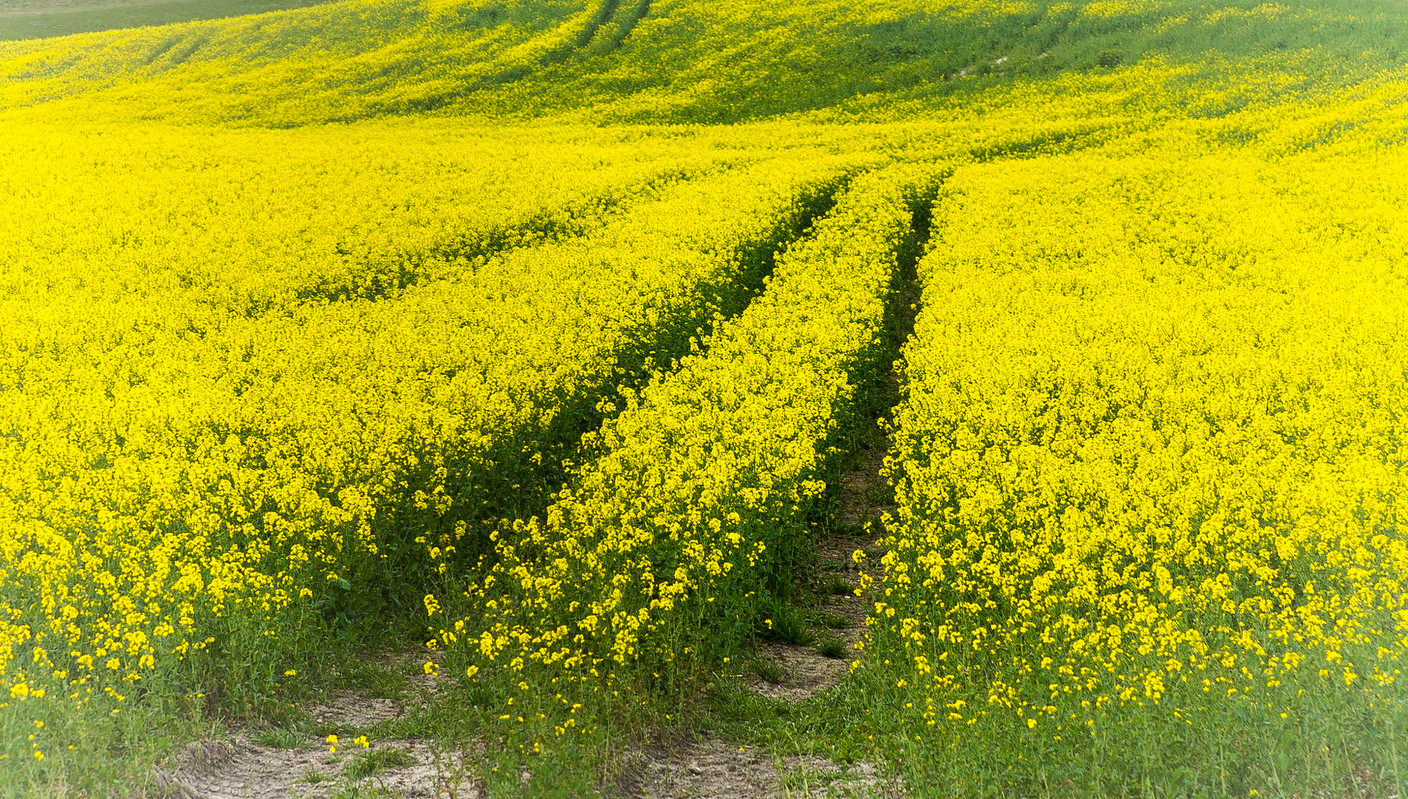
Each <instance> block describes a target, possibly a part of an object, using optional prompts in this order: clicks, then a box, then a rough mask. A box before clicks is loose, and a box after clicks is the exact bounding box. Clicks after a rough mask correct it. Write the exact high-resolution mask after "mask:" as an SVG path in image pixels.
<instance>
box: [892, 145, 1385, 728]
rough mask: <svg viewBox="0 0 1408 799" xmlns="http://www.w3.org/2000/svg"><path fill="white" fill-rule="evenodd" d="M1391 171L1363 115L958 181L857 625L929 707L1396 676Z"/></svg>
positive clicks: (1171, 694) (925, 711)
mask: <svg viewBox="0 0 1408 799" xmlns="http://www.w3.org/2000/svg"><path fill="white" fill-rule="evenodd" d="M1173 141H1174V142H1177V139H1174V140H1173ZM1405 175H1408V150H1405V148H1403V147H1402V146H1392V147H1383V146H1381V145H1380V144H1379V142H1378V141H1377V140H1376V137H1375V136H1372V135H1370V136H1364V137H1361V138H1360V139H1359V145H1358V148H1357V151H1355V152H1349V153H1342V154H1340V155H1337V156H1334V157H1329V156H1327V155H1325V154H1324V153H1316V154H1313V156H1295V155H1293V156H1288V157H1271V158H1268V157H1266V156H1265V155H1263V154H1262V153H1261V152H1260V151H1257V150H1231V149H1227V150H1223V151H1221V152H1219V153H1217V154H1215V155H1196V154H1190V153H1188V152H1187V151H1186V150H1184V149H1183V148H1182V146H1181V145H1180V144H1162V145H1151V149H1149V150H1148V151H1147V152H1145V153H1143V154H1141V155H1127V156H1124V157H1118V158H1116V157H1110V156H1108V155H1100V154H1091V155H1079V156H1068V157H1057V158H1047V159H1039V160H1036V161H1033V162H1028V163H1008V164H1004V165H1001V166H974V167H970V168H965V169H960V170H959V171H958V172H957V173H956V174H955V175H954V176H953V178H952V179H951V180H950V181H948V182H947V183H946V185H945V189H944V191H943V192H942V193H941V195H940V198H939V202H938V204H937V206H936V215H935V224H934V237H933V240H932V242H931V248H930V254H929V255H928V256H927V257H926V258H925V259H924V260H923V261H922V262H921V265H920V278H921V280H922V284H923V306H922V311H921V314H920V316H919V319H918V321H917V327H916V331H915V335H914V337H913V338H912V339H911V341H910V343H909V344H908V346H907V347H906V350H905V363H906V365H907V366H906V381H907V382H906V393H905V398H904V401H903V403H902V404H901V406H900V407H899V409H898V410H897V414H896V417H895V421H894V431H893V434H894V443H893V451H892V454H891V457H890V458H889V460H888V461H887V468H888V469H889V470H890V473H891V474H892V476H893V478H894V482H895V484H896V491H897V502H898V510H897V512H896V514H895V516H894V518H892V519H890V520H889V523H888V530H889V532H888V535H887V537H886V538H885V539H884V544H885V546H886V548H887V552H886V553H885V555H884V558H883V575H882V576H881V577H880V578H879V579H878V581H877V582H876V583H875V584H874V585H873V586H872V589H873V590H874V591H876V592H877V593H876V600H877V601H876V604H875V606H874V612H873V613H872V616H871V619H870V625H871V628H870V629H871V636H872V639H873V640H872V643H871V648H872V652H871V656H872V662H875V663H880V662H888V663H891V664H892V665H896V667H897V668H898V669H899V671H900V673H901V677H902V679H903V680H905V681H907V682H908V683H910V684H911V685H912V686H913V687H912V688H911V689H910V690H911V691H914V692H917V696H918V697H920V698H915V699H913V701H914V702H915V703H916V706H917V712H920V713H922V715H923V717H924V718H925V719H926V720H927V721H928V723H929V724H931V725H947V724H959V725H962V724H971V723H973V722H974V721H975V720H977V719H982V718H984V717H988V718H1006V719H1009V720H1010V723H1012V724H1014V725H1017V726H1023V727H1024V728H1030V727H1037V726H1038V724H1040V723H1043V720H1049V722H1050V724H1049V726H1047V727H1045V728H1044V729H1045V730H1047V731H1048V732H1055V731H1057V730H1059V729H1060V728H1061V727H1062V726H1064V727H1065V728H1066V729H1067V730H1070V729H1071V728H1072V727H1076V728H1082V729H1083V727H1082V725H1084V724H1089V723H1091V722H1093V721H1094V720H1095V719H1096V718H1098V717H1099V715H1100V714H1101V713H1103V712H1106V711H1107V710H1108V709H1118V708H1121V707H1124V708H1130V707H1145V706H1149V707H1152V706H1161V707H1163V708H1165V709H1166V710H1167V711H1168V712H1172V713H1175V714H1180V715H1178V716H1177V717H1178V718H1185V717H1187V716H1188V715H1189V713H1190V708H1193V707H1196V706H1198V705H1200V703H1205V702H1213V701H1215V702H1235V701H1243V700H1245V701H1250V702H1253V703H1257V702H1259V703H1261V707H1263V708H1267V707H1272V706H1274V708H1273V709H1277V710H1282V711H1286V710H1290V711H1291V712H1294V710H1293V707H1292V706H1293V705H1294V702H1295V697H1296V696H1297V692H1298V691H1301V690H1303V689H1304V688H1305V686H1306V685H1307V684H1313V685H1318V686H1325V687H1334V686H1338V688H1337V690H1344V691H1349V692H1351V693H1353V694H1354V695H1357V696H1360V697H1364V696H1365V695H1366V694H1367V695H1368V697H1369V698H1367V699H1366V700H1365V701H1370V702H1372V701H1373V700H1372V696H1373V694H1374V692H1381V691H1383V690H1386V689H1388V688H1389V687H1391V686H1393V685H1394V684H1395V683H1397V682H1398V681H1399V680H1400V679H1401V673H1400V670H1401V669H1402V668H1404V666H1405V658H1404V655H1405V651H1408V540H1405V538H1404V535H1403V530H1404V528H1403V517H1402V515H1401V513H1400V510H1401V508H1400V503H1401V502H1402V499H1403V497H1405V496H1408V470H1405V468H1404V467H1405V459H1404V453H1403V450H1402V443H1403V441H1404V420H1405V419H1408V382H1405V373H1404V368H1403V365H1404V364H1405V363H1408V334H1406V333H1405V331H1408V283H1405V275H1408V259H1405V255H1404V253H1408V205H1405V201H1404V197H1405V196H1408V194H1405V189H1408V179H1405ZM1282 717H1283V718H1284V716H1282ZM1190 723H1191V722H1190Z"/></svg>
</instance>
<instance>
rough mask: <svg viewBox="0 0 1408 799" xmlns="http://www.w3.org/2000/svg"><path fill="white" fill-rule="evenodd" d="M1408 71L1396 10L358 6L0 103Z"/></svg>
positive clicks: (380, 2) (1140, 85) (896, 111)
mask: <svg viewBox="0 0 1408 799" xmlns="http://www.w3.org/2000/svg"><path fill="white" fill-rule="evenodd" d="M1405 58H1408V10H1405V9H1404V7H1403V5H1402V4H1401V3H1396V2H1391V0H1335V2H1333V3H1313V4H1312V3H1305V4H1299V3H1298V4H1291V5H1287V4H1277V3H1262V2H1258V1H1257V0H1237V1H1236V2H1228V1H1227V0H1212V1H1209V0H1193V1H1192V2H1176V3H1175V2H1152V1H1149V0H1145V1H1141V2H1111V1H1110V0H1090V1H1088V2H1075V3H1070V2H1048V0H1029V1H1028V2H995V1H994V0H981V1H980V2H966V1H958V2H931V1H929V0H885V1H884V2H879V3H868V4H866V6H865V8H864V11H862V12H860V13H857V12H856V10H855V9H854V6H853V4H849V3H843V2H838V0H801V1H799V2H789V3H774V2H765V1H764V0H730V2H726V3H713V2H703V0H599V2H598V1H597V0H593V2H589V3H585V2H574V1H572V0H518V1H517V2H480V0H470V1H469V2H463V3H456V2H446V1H445V0H427V1H426V2H419V1H417V0H346V1H345V2H342V3H336V4H332V5H327V6H319V7H314V8H306V9H299V10H293V11H287V12H280V13H271V14H262V15H257V16H252V17H247V18H236V19H229V20H216V21H209V22H195V23H187V24H179V25H170V26H165V27H159V28H143V29H134V30H124V31H110V32H106V33H96V34H86V35H79V36H73V37H68V38H65V39H62V40H54V41H43V42H18V43H8V44H4V45H0V87H2V88H0V105H3V106H4V107H10V108H14V107H21V106H30V105H34V104H40V103H55V102H57V101H63V100H68V101H71V102H72V101H75V100H81V101H82V104H81V106H72V107H73V108H75V110H77V108H80V107H81V108H82V109H83V113H84V114H85V115H87V116H89V117H90V118H91V115H92V114H95V113H100V114H103V115H108V114H113V115H118V116H129V117H130V116H141V117H146V118H162V119H176V120H184V121H206V122H217V121H218V122H238V123H245V124H256V125H262V126H288V125H299V124H314V123H320V122H330V121H342V122H346V121H352V120H358V119H366V118H372V117H384V116H395V115H406V114H424V113H434V114H450V115H469V116H480V117H484V116H488V117H493V118H499V119H502V118H530V117H542V116H563V115H566V116H568V117H571V118H578V119H582V120H584V121H593V122H605V121H637V122H648V123H662V122H714V123H717V122H738V121H745V120H756V119H762V118H767V117H772V116H777V115H781V114H793V113H797V112H814V111H819V110H822V109H830V110H831V111H833V112H835V113H840V114H844V115H862V116H866V117H868V118H875V117H876V116H877V115H881V116H886V117H888V116H894V115H905V116H912V115H915V114H922V113H924V112H926V111H929V110H933V109H935V108H941V107H946V106H953V105H959V106H963V105H969V104H971V103H972V102H973V100H972V97H973V94H974V93H975V92H979V93H981V92H984V91H985V90H988V89H992V88H994V87H1003V86H1018V87H1024V86H1025V87H1030V89H1031V90H1032V91H1036V92H1042V93H1050V92H1053V91H1055V92H1070V91H1073V90H1079V89H1081V88H1085V87H1088V86H1091V85H1099V84H1101V83H1102V82H1104V81H1108V80H1110V79H1112V77H1114V79H1118V78H1117V77H1115V76H1120V75H1124V74H1128V75H1130V76H1131V77H1130V78H1129V79H1128V80H1127V81H1126V83H1128V84H1130V85H1129V90H1130V91H1132V92H1135V93H1137V94H1139V95H1140V96H1141V99H1142V101H1143V102H1145V103H1153V104H1156V105H1162V106H1165V107H1177V106H1178V105H1179V98H1178V97H1177V96H1176V94H1175V95H1174V96H1172V97H1170V96H1169V95H1168V93H1167V92H1166V91H1164V90H1165V88H1166V87H1167V86H1168V85H1169V84H1173V85H1175V86H1180V85H1187V84H1188V83H1190V82H1192V83H1199V84H1215V85H1221V86H1223V87H1226V86H1227V85H1228V84H1236V89H1235V91H1234V92H1232V94H1234V95H1235V96H1233V97H1229V100H1228V103H1227V104H1226V105H1227V106H1230V107H1236V106H1238V105H1240V104H1241V103H1245V102H1246V101H1248V100H1258V99H1262V100H1264V99H1268V98H1271V97H1275V96H1278V95H1283V94H1284V93H1285V92H1286V90H1287V88H1288V87H1294V88H1297V89H1299V90H1301V91H1302V92H1303V91H1305V90H1311V91H1315V90H1323V89H1326V88H1334V87H1339V86H1343V85H1346V84H1350V83H1353V82H1355V81H1356V80H1359V79H1363V78H1366V77H1369V76H1372V75H1376V74H1379V73H1381V72H1383V71H1385V70H1395V69H1398V68H1400V67H1401V65H1402V64H1403V63H1404V60H1405ZM1130 70H1133V71H1132V72H1131V71H1130ZM1053 81H1054V83H1053ZM60 105H64V104H63V103H60ZM1194 110H1197V109H1194ZM1221 110H1224V111H1225V110H1226V109H1225V108H1224V109H1221ZM50 113H60V111H59V109H57V108H56V109H53V110H52V111H51V112H50Z"/></svg>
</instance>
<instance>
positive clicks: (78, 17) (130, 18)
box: [0, 0, 331, 41]
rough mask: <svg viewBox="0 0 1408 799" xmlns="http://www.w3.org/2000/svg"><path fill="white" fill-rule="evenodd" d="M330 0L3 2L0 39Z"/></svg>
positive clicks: (216, 16) (186, 19)
mask: <svg viewBox="0 0 1408 799" xmlns="http://www.w3.org/2000/svg"><path fill="white" fill-rule="evenodd" d="M330 1H331V0H84V1H81V2H73V3H61V2H45V1H44V0H17V1H13V0H12V1H7V2H0V41H13V40H20V39H45V38H49V37H51V36H68V35H70V34H75V33H91V32H94V31H106V30H114V29H118V28H136V27H143V26H148V25H169V24H172V23H175V22H190V21H192V20H203V19H221V18H224V17H234V16H241V15H245V14H262V13H264V12H266V11H283V10H286V9H290V8H303V7H305V6H311V5H318V4H320V3H325V2H330Z"/></svg>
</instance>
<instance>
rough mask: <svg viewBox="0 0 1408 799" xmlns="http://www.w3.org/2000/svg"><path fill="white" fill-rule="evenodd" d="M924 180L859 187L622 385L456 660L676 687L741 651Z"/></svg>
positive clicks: (490, 593) (883, 176) (455, 632)
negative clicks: (770, 270)
mask: <svg viewBox="0 0 1408 799" xmlns="http://www.w3.org/2000/svg"><path fill="white" fill-rule="evenodd" d="M934 179H935V170H934V169H933V168H931V167H892V168H888V169H884V170H880V171H878V172H872V173H868V174H866V175H865V176H863V177H860V178H857V179H856V180H855V181H854V182H853V184H852V186H851V187H850V188H849V189H848V190H847V191H846V193H845V194H844V196H843V197H842V199H841V200H840V202H839V203H838V205H837V206H836V208H835V209H834V210H833V211H832V213H830V214H829V215H828V216H826V217H825V218H824V219H823V220H822V221H821V222H820V223H818V224H817V226H816V227H815V228H814V230H813V232H812V234H811V235H810V236H809V237H808V238H806V239H804V240H802V241H801V242H799V243H797V244H796V245H794V246H793V247H791V248H790V249H788V250H787V252H786V253H785V254H784V256H783V257H782V259H781V261H780V264H779V265H778V267H777V271H776V272H775V273H774V274H773V276H772V277H771V278H770V280H769V281H768V284H767V288H766V290H765V291H764V293H763V294H762V295H760V296H759V297H758V298H757V299H756V300H754V301H753V303H752V304H750V305H749V306H748V308H747V310H746V311H745V312H744V313H743V314H742V315H741V316H740V317H739V318H737V319H736V320H733V321H730V322H727V323H725V324H724V325H723V326H722V327H721V328H720V329H719V330H718V332H716V334H715V335H713V336H712V337H711V338H709V339H708V340H707V342H706V343H705V344H704V345H701V346H702V351H699V352H696V353H695V354H691V355H689V356H687V357H686V358H684V359H683V360H682V361H681V362H680V364H679V366H678V368H677V369H675V370H674V371H673V372H671V373H669V374H668V375H664V376H661V377H658V378H657V379H656V380H654V381H652V382H651V383H650V385H648V386H647V387H646V388H644V389H643V390H642V391H641V392H640V393H639V395H635V394H630V395H629V396H628V400H627V407H626V409H625V410H624V411H623V412H622V413H621V414H620V416H619V417H617V418H615V419H613V420H610V421H608V422H607V423H606V424H605V425H604V427H603V428H602V430H601V431H600V433H599V434H594V435H593V436H591V437H589V440H588V442H587V444H586V446H587V448H588V449H589V450H594V451H596V452H598V453H599V454H598V455H597V457H595V458H594V459H593V460H591V461H590V462H589V463H587V464H586V465H585V466H583V467H581V468H580V469H579V470H578V473H577V474H576V476H575V480H574V482H573V484H572V485H571V486H570V487H569V488H566V489H564V490H563V491H562V492H561V493H560V494H559V496H558V499H557V502H556V503H554V504H553V505H552V506H551V507H550V508H549V509H548V511H547V514H546V516H545V517H543V518H533V519H531V520H529V521H526V522H524V521H519V522H516V523H515V524H514V525H513V529H512V532H511V534H505V535H503V536H502V537H499V538H498V540H497V544H498V546H497V551H498V556H499V559H498V562H497V563H496V564H495V566H494V567H493V569H492V571H491V573H490V574H489V575H488V576H487V577H486V578H485V579H484V580H483V582H482V584H481V585H480V586H478V587H477V588H476V589H475V597H476V598H477V599H478V601H479V602H480V603H481V604H482V607H484V609H485V613H486V619H487V621H488V622H489V623H488V626H487V629H482V630H480V631H476V630H475V623H476V622H475V619H474V618H471V619H467V620H463V621H461V622H460V623H458V624H456V625H454V626H453V628H451V629H445V630H443V631H442V632H441V634H440V639H441V642H442V643H443V644H445V645H446V646H447V648H448V649H449V650H450V651H451V653H453V654H456V655H457V656H459V657H461V658H464V659H466V660H471V659H472V660H476V661H478V662H479V663H480V664H485V665H493V666H494V667H496V668H497V669H499V670H502V671H506V672H508V673H510V674H512V675H514V676H512V678H511V679H512V680H514V681H517V680H519V679H520V678H519V677H518V676H516V675H517V674H518V673H520V672H522V673H523V674H524V675H525V677H524V678H523V679H525V680H527V679H536V678H537V677H541V676H543V675H546V676H547V677H548V678H549V679H551V680H552V681H553V682H557V681H558V680H559V679H565V680H566V681H567V682H569V683H577V682H578V681H580V684H582V685H584V686H586V687H589V690H596V689H598V688H601V687H603V686H610V685H612V684H613V683H616V682H617V681H618V680H619V681H626V682H632V681H635V680H641V679H643V680H644V681H645V683H648V684H653V685H656V686H657V687H658V686H660V685H661V684H662V683H663V684H666V685H668V684H670V683H671V682H672V681H675V680H680V679H688V678H690V677H692V676H694V671H693V669H694V668H697V667H698V665H699V664H701V663H706V664H707V663H709V662H712V660H714V659H716V658H717V657H719V656H722V655H726V654H729V653H731V652H733V651H735V650H736V648H737V646H738V645H739V644H740V642H741V641H742V640H743V639H744V638H745V637H746V636H748V635H750V634H751V631H752V629H753V627H754V625H755V623H756V621H757V609H758V606H759V605H760V596H761V595H763V594H764V593H765V592H768V591H770V590H773V589H775V588H777V587H778V586H777V585H776V584H775V581H777V580H780V579H783V577H784V575H785V573H786V572H785V570H786V568H787V567H788V565H789V564H790V559H791V558H793V557H794V556H795V555H796V553H797V552H798V551H799V548H802V547H805V546H806V545H807V536H806V529H805V520H804V518H803V515H804V511H805V509H806V508H807V507H808V506H809V504H810V503H811V501H812V500H813V499H814V498H815V497H816V496H817V495H818V494H819V493H820V492H821V491H822V490H823V489H824V484H823V483H822V482H821V480H819V479H818V477H819V475H820V474H821V472H822V469H823V466H824V464H825V462H826V460H827V458H828V457H829V455H830V454H831V452H832V450H831V449H830V447H829V441H830V440H831V437H832V436H833V433H834V431H835V429H836V425H837V423H838V420H839V419H841V418H842V417H843V416H844V414H845V413H846V411H847V408H848V407H849V406H850V403H851V402H852V401H853V400H854V399H855V391H856V386H857V382H858V379H859V376H862V375H865V374H867V373H868V372H869V370H872V369H873V368H874V366H875V364H874V363H873V360H874V359H875V357H876V356H877V355H878V347H879V336H880V332H881V329H882V324H883V320H884V316H885V313H886V305H887V300H888V299H889V296H890V293H891V291H892V289H893V282H894V281H895V279H896V272H897V267H896V265H897V254H898V253H899V252H900V251H901V249H902V248H903V247H904V246H906V245H905V242H906V241H908V240H910V239H911V238H912V224H911V223H912V216H913V213H914V211H915V210H916V208H917V207H918V206H919V205H920V204H921V202H927V200H928V198H929V197H931V196H932V192H933V185H934ZM921 198H923V200H921ZM471 668H475V669H476V670H477V667H471ZM652 678H653V679H652ZM528 685H529V683H527V682H524V686H528ZM559 690H560V689H559ZM559 696H561V694H559ZM562 701H563V702H564V703H566V702H567V701H568V699H566V698H564V699H562ZM510 715H511V714H510Z"/></svg>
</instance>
